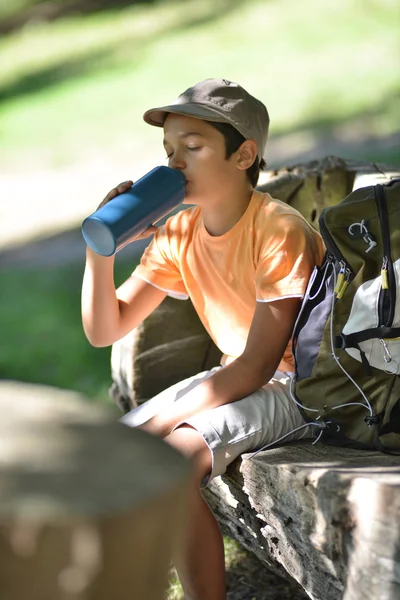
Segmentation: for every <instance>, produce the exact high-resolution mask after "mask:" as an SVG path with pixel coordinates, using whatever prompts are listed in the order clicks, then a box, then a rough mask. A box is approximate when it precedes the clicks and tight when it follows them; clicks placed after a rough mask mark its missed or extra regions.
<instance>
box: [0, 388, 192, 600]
mask: <svg viewBox="0 0 400 600" xmlns="http://www.w3.org/2000/svg"><path fill="white" fill-rule="evenodd" d="M0 411H1V414H2V418H1V420H0V439H1V443H0V490H1V491H0V597H1V598H4V599H7V600H110V599H111V598H112V599H115V600H131V599H132V598H137V599H140V598H143V599H144V598H146V600H161V599H162V598H164V593H165V589H166V587H167V580H168V571H169V566H170V561H171V555H172V549H173V547H174V546H176V547H177V546H178V544H179V543H180V540H181V535H182V533H183V530H184V527H185V518H186V517H185V514H186V511H187V504H188V502H187V500H188V490H189V483H190V470H189V466H188V463H187V462H186V460H185V459H184V458H183V457H182V456H181V455H180V454H178V452H176V451H175V450H174V449H173V448H171V447H170V446H168V445H167V444H166V443H165V442H163V441H162V440H161V439H158V438H155V437H154V436H150V435H148V434H146V433H144V432H143V431H138V430H132V429H130V428H128V427H125V426H123V425H121V424H119V423H118V422H117V421H116V418H115V416H116V415H115V414H114V413H112V414H110V411H107V410H105V408H104V407H99V406H95V405H93V404H91V403H90V402H89V401H88V400H85V399H84V398H82V397H80V396H79V395H78V394H74V393H73V392H67V391H62V390H57V389H55V388H48V387H45V386H33V385H29V384H21V383H16V382H1V383H0Z"/></svg>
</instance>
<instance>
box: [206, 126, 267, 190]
mask: <svg viewBox="0 0 400 600" xmlns="http://www.w3.org/2000/svg"><path fill="white" fill-rule="evenodd" d="M206 123H208V124H209V125H212V126H213V127H214V128H215V129H217V131H219V132H220V133H222V135H223V136H224V138H225V149H226V155H225V158H226V159H228V158H230V157H231V156H232V154H233V153H234V152H236V150H237V149H238V148H239V147H240V146H241V144H243V142H245V141H246V138H245V137H244V136H243V135H242V134H241V133H239V131H238V130H237V129H235V128H234V127H233V125H229V123H216V122H212V121H206ZM266 166H267V164H266V162H265V160H264V159H263V158H262V159H261V160H260V159H259V158H258V156H256V158H255V161H254V162H253V164H252V165H251V167H249V168H248V169H246V174H247V178H248V179H249V181H250V183H251V185H252V186H253V188H254V187H256V185H257V182H258V178H259V176H260V171H262V170H263V169H265V167H266Z"/></svg>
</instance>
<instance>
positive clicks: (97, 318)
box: [82, 248, 120, 346]
mask: <svg viewBox="0 0 400 600" xmlns="http://www.w3.org/2000/svg"><path fill="white" fill-rule="evenodd" d="M119 318H120V311H119V303H118V299H117V296H116V291H115V285H114V257H113V256H111V257H105V256H99V255H98V254H96V253H95V252H93V250H91V249H90V248H87V251H86V266H85V273H84V276H83V284H82V324H83V329H84V331H85V335H86V337H87V338H88V340H89V341H90V343H91V344H92V345H94V346H109V345H110V344H111V343H112V341H110V340H112V339H113V336H115V331H116V330H117V328H118V323H119Z"/></svg>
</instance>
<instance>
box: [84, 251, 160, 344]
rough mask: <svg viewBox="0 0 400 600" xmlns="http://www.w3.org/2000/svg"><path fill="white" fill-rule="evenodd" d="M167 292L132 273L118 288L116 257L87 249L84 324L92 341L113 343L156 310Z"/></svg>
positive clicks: (88, 337) (93, 342)
mask: <svg viewBox="0 0 400 600" xmlns="http://www.w3.org/2000/svg"><path fill="white" fill-rule="evenodd" d="M166 295H167V294H166V292H163V291H162V290H159V289H158V288H156V287H154V286H153V285H151V284H150V283H147V282H146V281H143V280H142V279H139V278H138V277H135V276H131V277H129V278H128V279H127V280H126V281H125V283H123V284H122V285H121V286H120V287H119V288H118V290H116V289H115V285H114V257H104V256H99V255H98V254H96V253H95V252H93V251H92V250H91V249H90V248H87V251H86V266H85V273H84V276H83V284H82V324H83V329H84V332H85V335H86V337H87V339H88V340H89V342H90V343H91V344H92V345H93V346H96V347H104V346H111V344H113V343H114V342H116V341H117V340H120V339H121V338H123V337H124V336H125V335H127V333H129V331H131V330H132V329H134V328H135V327H137V326H138V325H140V323H141V322H142V321H143V320H144V319H145V318H146V317H147V316H148V315H150V313H152V312H153V310H154V309H155V308H157V306H158V305H159V304H160V303H161V302H162V301H163V300H164V298H165V296H166Z"/></svg>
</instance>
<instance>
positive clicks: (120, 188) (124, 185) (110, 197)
mask: <svg viewBox="0 0 400 600" xmlns="http://www.w3.org/2000/svg"><path fill="white" fill-rule="evenodd" d="M132 183H133V182H132V181H130V180H129V181H124V182H123V183H120V184H118V185H117V187H115V188H113V189H112V190H110V191H109V192H108V194H107V196H106V197H105V198H104V200H102V202H100V204H99V206H98V207H97V208H98V209H99V208H101V207H102V206H104V205H105V204H107V202H109V201H110V200H113V199H114V198H115V197H116V196H118V194H123V193H124V192H126V190H127V189H129V188H130V187H131V186H132Z"/></svg>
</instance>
